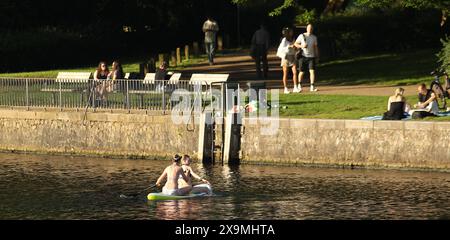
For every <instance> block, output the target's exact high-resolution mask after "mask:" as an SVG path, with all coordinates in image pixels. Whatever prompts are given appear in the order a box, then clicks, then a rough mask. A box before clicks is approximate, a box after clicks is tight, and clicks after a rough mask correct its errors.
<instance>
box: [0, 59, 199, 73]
mask: <svg viewBox="0 0 450 240" xmlns="http://www.w3.org/2000/svg"><path fill="white" fill-rule="evenodd" d="M201 63H207V58H206V56H205V55H203V56H200V57H197V58H194V57H191V58H190V59H189V60H183V61H182V63H181V64H179V65H177V66H176V67H169V70H171V71H177V70H178V71H180V70H183V69H184V68H186V67H189V66H192V65H196V64H201ZM139 64H140V62H128V63H123V64H122V67H123V71H124V72H125V73H128V72H139ZM96 67H97V66H92V67H83V68H72V69H53V70H47V71H36V72H19V73H0V77H22V78H56V76H57V75H58V72H92V73H93V72H95V70H96Z"/></svg>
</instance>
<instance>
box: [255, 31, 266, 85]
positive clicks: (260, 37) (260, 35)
mask: <svg viewBox="0 0 450 240" xmlns="http://www.w3.org/2000/svg"><path fill="white" fill-rule="evenodd" d="M268 49H269V32H267V30H266V27H265V26H264V24H261V27H260V29H258V30H257V31H256V32H255V33H254V34H253V37H252V49H251V51H252V57H253V58H254V60H255V63H256V73H257V75H258V78H259V79H260V78H261V77H263V78H264V79H266V78H267V72H268V71H269V66H268V63H267V50H268ZM261 63H262V68H263V74H261Z"/></svg>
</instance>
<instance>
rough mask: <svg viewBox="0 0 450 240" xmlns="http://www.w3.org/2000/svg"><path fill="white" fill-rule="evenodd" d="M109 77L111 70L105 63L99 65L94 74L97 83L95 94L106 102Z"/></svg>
mask: <svg viewBox="0 0 450 240" xmlns="http://www.w3.org/2000/svg"><path fill="white" fill-rule="evenodd" d="M108 75H109V69H108V66H107V65H106V63H105V62H103V61H102V62H100V63H99V64H98V67H97V70H95V72H94V80H95V82H96V87H95V93H96V95H97V96H98V98H100V99H101V100H106V97H105V95H104V93H105V88H106V81H105V80H106V79H107V78H108Z"/></svg>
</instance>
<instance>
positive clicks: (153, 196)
mask: <svg viewBox="0 0 450 240" xmlns="http://www.w3.org/2000/svg"><path fill="white" fill-rule="evenodd" d="M205 187H206V188H208V189H209V193H204V192H203V193H191V194H189V195H184V196H172V195H166V194H163V193H149V194H148V195H147V199H148V200H149V201H157V200H179V199H188V198H196V197H205V196H211V194H212V188H211V186H209V185H208V184H200V185H196V186H194V189H195V188H205Z"/></svg>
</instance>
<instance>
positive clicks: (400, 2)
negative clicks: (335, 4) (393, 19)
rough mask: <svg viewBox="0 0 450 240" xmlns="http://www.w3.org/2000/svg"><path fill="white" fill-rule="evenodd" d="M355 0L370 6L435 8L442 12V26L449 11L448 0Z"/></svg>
mask: <svg viewBox="0 0 450 240" xmlns="http://www.w3.org/2000/svg"><path fill="white" fill-rule="evenodd" d="M356 2H357V3H358V4H360V5H363V6H368V7H372V8H391V7H403V8H414V9H418V10H423V9H437V10H440V11H441V12H442V21H441V26H444V24H445V23H446V21H447V16H448V14H449V12H450V1H449V0H356Z"/></svg>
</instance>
